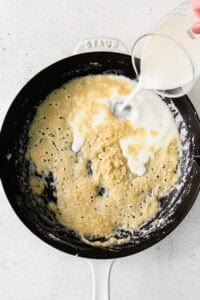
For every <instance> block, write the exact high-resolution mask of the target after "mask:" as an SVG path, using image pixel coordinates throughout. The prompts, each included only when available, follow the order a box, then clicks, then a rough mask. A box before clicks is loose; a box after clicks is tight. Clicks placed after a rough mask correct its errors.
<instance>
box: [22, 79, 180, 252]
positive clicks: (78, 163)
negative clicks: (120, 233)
mask: <svg viewBox="0 0 200 300" xmlns="http://www.w3.org/2000/svg"><path fill="white" fill-rule="evenodd" d="M134 88H136V82H135V81H132V80H130V79H128V78H125V77H123V76H116V75H115V76H114V75H91V76H86V77H82V78H78V79H74V80H72V81H70V82H68V83H66V84H65V85H63V86H62V87H61V88H60V89H58V90H56V91H54V92H52V93H51V94H50V95H49V96H48V97H47V98H46V99H45V100H44V102H43V103H42V104H41V105H40V106H39V107H38V109H37V113H36V116H35V118H34V120H33V123H32V125H31V128H30V131H29V144H28V149H27V153H26V155H27V158H28V159H29V160H30V162H31V167H30V189H31V191H32V193H33V194H35V195H36V196H37V195H39V196H41V195H42V194H43V192H44V190H45V189H46V188H48V186H49V185H48V178H49V177H50V178H51V186H52V190H53V191H52V199H51V197H50V199H48V202H49V204H48V206H49V208H50V209H51V211H53V213H55V214H56V217H57V219H58V220H59V222H60V223H61V224H63V225H64V226H66V227H67V228H70V229H72V230H74V231H76V232H77V233H78V234H79V235H80V237H81V238H82V239H83V240H84V241H85V242H87V243H92V244H93V245H97V244H98V243H101V245H104V246H106V245H111V244H114V243H117V240H116V239H115V238H114V237H115V234H116V232H117V230H119V229H134V228H138V227H140V226H141V225H142V224H144V223H145V222H147V221H149V220H150V219H152V218H153V217H154V216H155V215H156V213H157V212H158V211H159V207H160V203H159V199H160V198H161V197H162V196H165V195H167V194H168V193H169V191H170V190H171V189H172V187H173V186H174V184H175V183H176V182H177V179H178V174H177V167H178V162H179V135H178V130H177V128H176V125H175V123H174V119H173V117H172V114H171V112H170V110H169V108H168V106H167V105H166V104H165V103H164V102H163V101H162V100H161V99H160V97H159V96H157V95H155V94H153V93H150V92H146V91H144V92H141V93H140V94H138V95H137V97H136V99H135V100H134V101H135V103H134V107H135V110H134V111H132V114H131V115H130V116H129V117H127V118H125V119H117V118H115V116H114V115H113V113H112V108H113V106H114V104H115V103H116V102H118V101H119V100H120V99H122V100H123V99H126V97H128V96H129V94H130V93H131V92H132V91H133V90H134ZM55 199H56V201H55ZM101 237H104V238H105V241H103V242H96V241H94V242H91V239H92V238H95V239H96V238H101ZM98 245H99V244H98Z"/></svg>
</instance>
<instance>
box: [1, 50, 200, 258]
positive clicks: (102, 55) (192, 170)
mask: <svg viewBox="0 0 200 300" xmlns="http://www.w3.org/2000/svg"><path fill="white" fill-rule="evenodd" d="M102 73H111V74H120V75H125V76H127V77H130V78H135V74H134V71H133V68H132V64H131V57H130V56H129V55H124V54H119V53H109V52H93V53H89V54H88V53H87V54H79V55H75V56H72V57H68V58H66V59H63V60H61V61H59V62H56V63H55V64H53V65H51V66H49V67H48V68H46V69H44V70H43V71H41V72H40V73H39V74H37V75H36V76H35V77H34V78H32V79H31V80H30V81H29V82H28V83H27V84H26V85H25V87H23V89H22V90H21V91H20V92H19V94H18V95H17V97H16V98H15V100H14V101H13V103H12V105H11V107H10V108H9V111H8V113H7V115H6V118H5V120H4V123H3V126H2V130H1V133H0V176H1V180H2V183H3V187H4V190H5V193H6V195H7V198H8V200H9V202H10V204H11V205H12V207H13V209H14V210H15V212H16V214H17V215H18V217H19V218H20V219H21V220H22V222H23V223H24V224H25V225H26V226H27V227H28V228H29V229H30V230H31V231H32V232H33V233H34V234H36V235H37V236H38V237H39V238H41V239H42V240H43V241H45V242H47V243H48V244H50V245H52V246H54V247H55V248H57V249H60V250H62V251H65V252H67V253H70V254H76V255H79V256H82V257H89V258H117V257H122V256H126V255H130V254H134V253H136V252H139V251H141V250H143V249H146V248H148V247H150V246H151V245H153V244H155V243H156V242H158V241H160V240H161V239H163V238H164V237H165V236H166V235H167V234H169V233H170V232H171V231H172V230H173V229H174V228H175V227H176V226H177V225H178V224H179V223H180V222H181V220H182V219H183V218H184V217H185V215H186V214H187V213H188V211H189V210H190V208H191V206H192V204H193V203H194V201H195V199H196V197H197V194H198V191H199V188H200V162H199V161H198V159H199V155H200V121H199V119H198V116H197V114H196V112H195V110H194V107H193V106H192V104H191V102H190V101H189V99H188V97H187V96H184V97H182V98H180V99H176V100H173V102H174V103H175V106H176V107H177V108H178V110H179V112H180V114H181V115H182V117H183V119H184V126H183V127H185V129H186V132H187V133H186V135H185V137H184V140H183V141H182V146H183V148H184V145H186V144H188V147H186V148H187V149H185V150H184V151H183V157H182V159H181V167H180V170H181V174H182V175H181V178H180V186H181V187H180V188H179V189H174V190H173V191H171V192H170V194H169V195H168V196H167V197H165V198H164V199H161V208H162V209H161V211H160V212H159V213H158V214H157V216H156V217H155V218H154V219H153V220H152V221H151V222H149V223H148V224H145V225H144V226H143V227H142V228H141V230H136V231H135V232H134V234H130V232H126V231H123V230H121V231H119V232H118V233H117V237H118V238H119V239H120V238H121V237H127V236H129V238H130V240H129V242H128V243H126V244H124V245H118V246H112V247H106V248H103V247H92V246H88V245H87V244H85V243H83V242H82V241H81V240H80V239H79V236H78V235H77V234H76V233H75V232H73V231H71V230H67V229H66V228H64V227H63V226H61V225H60V224H59V223H58V222H57V221H56V218H55V216H54V214H53V213H51V212H50V211H49V210H48V209H47V202H48V197H50V195H51V193H52V191H51V190H50V188H49V189H46V191H45V193H46V194H45V195H44V197H43V198H41V199H37V198H34V196H33V195H32V194H31V192H30V189H29V186H28V167H29V163H28V161H26V159H25V155H24V154H25V151H26V146H27V141H28V129H29V126H30V124H31V122H32V120H33V117H34V115H35V113H36V109H37V106H38V104H40V103H41V102H42V101H43V100H44V99H45V97H46V96H47V95H48V94H49V93H50V92H51V91H52V90H54V89H55V88H58V87H59V86H61V85H62V84H63V83H65V82H67V81H69V80H70V79H72V78H75V77H81V76H85V75H88V74H102ZM165 101H166V102H167V103H168V102H170V101H171V100H165ZM176 114H177V113H176V112H175V115H176ZM185 129H184V130H185ZM179 130H180V131H181V130H182V129H181V126H180V128H179ZM50 177H51V176H49V178H47V180H48V181H50V180H51V178H50ZM49 187H50V185H49ZM172 200H173V201H172ZM163 220H164V222H163ZM141 232H143V234H141Z"/></svg>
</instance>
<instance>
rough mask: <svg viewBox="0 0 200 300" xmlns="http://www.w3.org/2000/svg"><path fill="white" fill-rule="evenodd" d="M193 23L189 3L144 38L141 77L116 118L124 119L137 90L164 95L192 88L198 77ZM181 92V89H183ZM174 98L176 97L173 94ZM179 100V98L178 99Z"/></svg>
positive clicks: (199, 39)
mask: <svg viewBox="0 0 200 300" xmlns="http://www.w3.org/2000/svg"><path fill="white" fill-rule="evenodd" d="M195 21H196V19H195V15H194V13H193V11H192V9H191V8H190V5H189V3H183V4H182V5H181V6H180V8H179V10H174V12H172V13H171V14H169V15H168V16H167V17H166V19H165V20H164V21H162V22H161V23H160V25H159V26H158V28H157V29H156V31H155V35H153V34H151V35H149V36H147V37H146V41H145V44H144V47H143V50H142V53H141V55H140V61H141V62H140V76H139V83H138V86H137V88H136V89H135V90H134V91H133V93H131V94H130V95H129V97H128V98H127V99H126V100H125V101H123V103H122V104H121V106H118V107H116V111H117V113H115V115H116V116H118V115H119V116H120V114H121V116H122V118H123V115H124V113H123V112H124V109H125V108H126V107H127V106H128V105H129V106H130V105H131V107H132V109H133V105H134V104H133V102H132V99H133V98H134V97H135V95H136V94H137V93H139V91H140V90H142V89H146V90H155V91H156V90H157V91H166V90H173V89H179V88H180V90H179V92H180V91H181V88H183V87H184V86H185V85H187V84H191V83H192V82H193V80H194V79H195V78H196V77H197V76H198V75H199V74H200V36H195V35H193V34H192V33H191V31H190V28H191V26H192V24H193V23H194V22H195ZM136 57H137V55H136ZM183 91H184V89H183ZM175 96H176V94H175ZM177 97H178V96H177Z"/></svg>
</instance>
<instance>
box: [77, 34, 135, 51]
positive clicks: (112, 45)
mask: <svg viewBox="0 0 200 300" xmlns="http://www.w3.org/2000/svg"><path fill="white" fill-rule="evenodd" d="M99 51H106V52H117V53H125V54H130V51H129V49H128V48H127V46H126V45H125V44H124V43H123V42H121V41H120V40H118V39H115V38H112V37H94V38H89V39H86V40H84V41H81V42H80V43H79V44H78V45H77V46H76V47H75V49H74V51H73V54H78V53H86V52H99Z"/></svg>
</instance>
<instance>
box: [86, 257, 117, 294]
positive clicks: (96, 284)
mask: <svg viewBox="0 0 200 300" xmlns="http://www.w3.org/2000/svg"><path fill="white" fill-rule="evenodd" d="M89 265H90V268H91V270H92V277H93V296H92V300H110V272H111V269H112V266H113V260H97V259H96V260H95V259H93V260H89Z"/></svg>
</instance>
